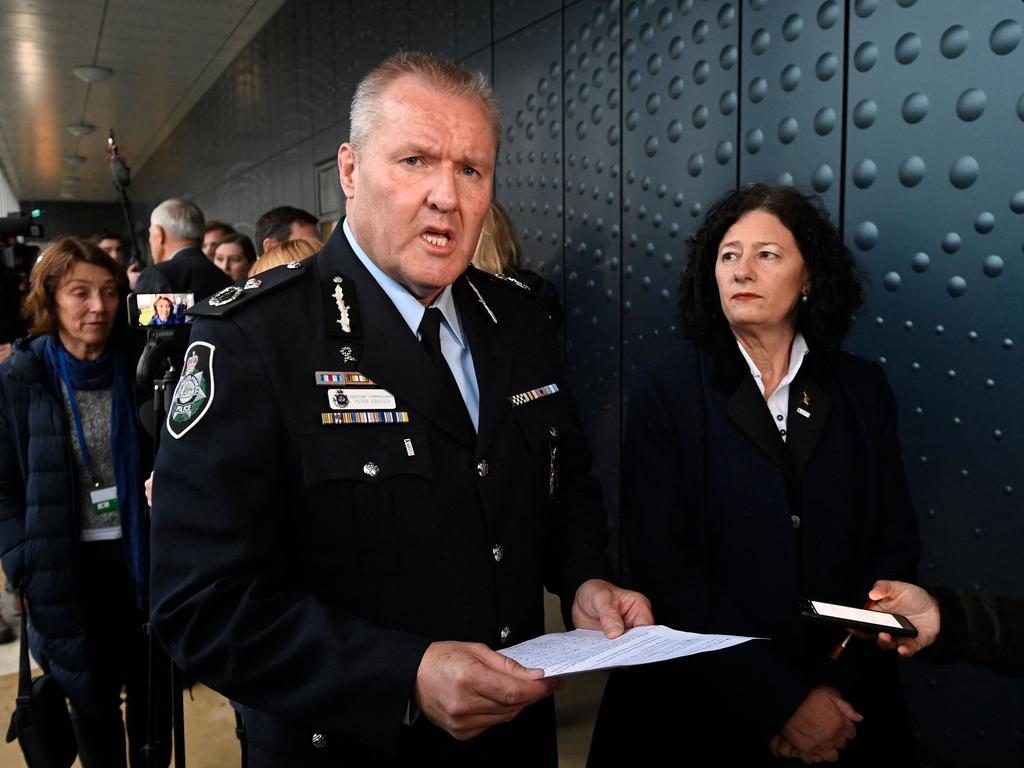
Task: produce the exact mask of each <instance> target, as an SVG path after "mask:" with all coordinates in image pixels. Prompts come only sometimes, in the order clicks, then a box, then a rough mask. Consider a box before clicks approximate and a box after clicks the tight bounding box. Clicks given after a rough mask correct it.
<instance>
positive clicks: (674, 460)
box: [595, 334, 919, 764]
mask: <svg viewBox="0 0 1024 768" xmlns="http://www.w3.org/2000/svg"><path fill="white" fill-rule="evenodd" d="M797 409H800V410H802V411H803V412H804V413H806V414H808V415H807V416H805V415H803V414H801V413H799V412H798V410H797ZM787 429H788V435H787V439H788V443H786V442H783V440H782V438H781V437H780V435H779V432H778V429H777V427H776V425H775V423H774V421H773V419H772V417H771V414H770V412H769V410H768V408H767V406H766V403H765V401H764V397H763V396H762V395H761V393H760V391H759V390H758V388H757V385H756V383H755V382H754V379H753V377H752V376H751V375H750V372H749V368H748V366H747V364H746V362H745V360H744V359H743V357H742V355H741V354H740V352H739V350H738V348H737V346H736V341H735V339H734V338H733V337H732V335H731V334H723V335H722V337H721V338H718V339H716V340H715V341H714V342H712V343H709V344H698V343H694V342H689V341H681V342H678V343H677V344H676V346H675V347H673V349H672V350H671V351H670V352H669V353H668V354H667V355H665V356H663V357H661V358H660V359H657V360H655V361H653V362H652V363H650V364H649V365H648V366H646V367H645V368H644V369H642V370H641V371H640V372H638V373H637V375H636V377H635V379H634V381H633V383H632V386H631V389H630V399H629V408H628V416H627V422H626V437H625V446H624V450H623V457H624V458H623V465H624V466H623V503H622V515H621V518H622V529H623V533H624V538H625V543H626V549H627V557H628V560H629V563H630V566H631V569H632V574H633V580H634V583H635V586H636V587H637V588H639V589H641V590H643V591H644V592H645V593H646V594H647V595H648V596H649V597H650V598H651V601H652V603H653V608H654V615H655V617H656V618H657V620H658V621H659V622H660V623H664V624H667V625H669V626H671V627H674V628H676V629H682V630H689V631H695V632H711V633H723V634H737V635H747V636H754V637H760V638H770V639H768V640H757V641H752V642H750V643H747V644H745V645H743V646H739V647H737V648H735V649H731V650H728V651H723V652H717V653H712V654H705V655H703V656H697V657H693V658H691V659H688V660H686V661H685V662H680V663H678V664H676V665H674V666H673V665H668V667H667V668H665V669H663V668H661V667H660V666H659V667H655V668H654V671H652V672H651V673H650V676H649V677H648V678H643V675H644V673H639V675H638V676H637V677H638V678H642V679H639V680H638V681H635V682H634V684H635V685H636V686H637V687H639V688H641V689H642V690H641V691H636V690H633V691H631V692H630V693H628V694H627V693H625V692H624V691H622V690H619V691H618V692H616V689H617V688H620V687H629V683H628V682H627V683H626V684H622V683H620V684H619V685H612V686H610V693H609V697H610V699H612V701H606V709H608V710H609V712H608V713H603V714H602V720H603V722H602V727H601V728H599V730H601V731H603V732H604V733H603V734H599V735H598V737H596V739H595V744H597V743H598V742H599V741H600V739H601V738H604V737H606V736H607V735H608V733H607V731H609V730H611V729H610V728H608V727H607V726H609V725H614V727H615V730H616V731H618V732H624V731H625V729H624V728H623V724H622V723H621V722H617V723H613V722H612V721H613V720H614V719H615V717H617V716H618V715H616V714H614V713H619V707H620V706H621V704H617V703H616V702H615V701H614V699H615V698H616V697H619V698H620V700H623V699H626V698H627V697H628V698H629V702H630V704H629V706H633V705H634V704H635V702H636V701H637V700H638V699H639V698H640V697H644V696H647V697H648V698H650V697H651V696H655V697H656V694H657V691H658V689H659V688H660V689H661V690H663V691H664V690H672V689H674V686H673V685H672V683H671V680H672V679H673V678H672V675H673V674H677V675H679V678H678V684H679V691H680V693H679V695H680V697H681V698H682V699H683V701H682V702H681V703H682V704H683V705H684V707H685V706H686V705H687V704H689V705H692V711H688V710H686V709H685V708H684V709H682V710H680V709H677V710H676V711H675V712H673V713H672V714H671V715H669V717H670V720H671V725H670V726H669V727H670V728H671V730H670V731H669V732H670V733H671V734H672V736H671V738H672V739H673V741H674V742H675V743H683V744H693V745H697V746H696V747H695V748H696V749H697V750H698V753H696V754H700V752H699V750H700V749H702V748H705V747H706V748H708V749H709V752H708V758H709V759H713V760H714V761H716V762H717V761H719V760H721V759H722V758H725V757H729V756H733V757H736V758H738V759H742V760H743V761H744V762H746V763H750V764H753V763H756V761H758V760H760V759H762V758H767V757H768V752H767V749H766V745H767V743H768V741H769V739H770V738H771V737H772V736H773V735H774V734H775V733H777V732H778V731H779V729H780V728H781V727H782V725H784V723H785V722H786V720H788V719H789V717H790V715H791V714H792V713H793V712H794V710H795V709H796V708H797V707H798V706H799V704H800V703H801V702H802V701H803V699H804V697H805V696H806V694H807V692H808V691H809V690H810V689H811V688H812V687H813V686H815V685H831V686H834V687H836V688H838V689H839V691H840V692H841V693H842V694H843V695H844V697H846V698H847V699H848V700H849V701H850V702H851V703H852V704H853V705H854V707H855V708H859V711H860V712H861V714H864V715H865V717H866V720H865V722H864V723H863V724H862V725H859V726H858V730H859V731H860V734H859V735H858V737H857V739H855V740H854V742H853V744H852V745H851V747H850V748H849V750H848V751H847V753H846V755H847V757H849V755H851V754H853V752H855V751H857V750H863V749H865V748H866V747H865V744H867V743H868V742H870V741H871V740H872V732H874V733H875V734H878V730H879V728H880V726H882V728H881V730H886V728H885V727H884V726H886V725H892V723H889V724H886V723H883V722H880V721H881V720H884V719H885V718H886V717H889V718H890V719H891V717H890V716H891V715H892V713H889V714H887V715H885V716H880V715H879V713H880V712H881V711H883V710H886V709H887V708H889V707H890V705H892V706H895V707H896V709H897V710H898V711H897V713H896V715H892V717H896V719H897V721H898V722H897V723H895V726H896V728H895V730H896V733H895V734H894V735H893V734H890V735H892V737H893V738H895V739H896V740H897V742H900V741H902V743H903V744H909V742H910V733H909V725H908V724H907V723H906V721H905V709H904V707H903V706H902V695H901V693H900V691H899V686H898V678H897V673H896V670H895V668H894V661H893V659H892V658H891V657H890V658H886V657H883V656H881V655H880V653H876V650H877V649H874V647H873V645H870V644H868V643H859V642H858V643H854V644H853V645H852V646H851V647H849V648H847V650H846V652H845V653H844V655H843V656H842V657H841V658H840V660H839V661H838V662H832V661H831V660H829V659H828V655H829V651H830V650H831V648H832V647H833V646H834V644H835V643H836V642H837V641H838V640H841V639H842V637H843V635H844V632H843V630H842V629H830V628H825V629H822V628H821V627H818V626H814V625H811V624H809V623H808V622H807V621H806V620H801V619H800V617H799V614H798V611H797V607H796V601H797V598H800V597H806V598H811V599H816V600H824V601H829V602H836V603H842V604H846V605H855V606H860V605H861V604H863V603H864V601H865V600H866V599H867V591H868V589H869V588H870V587H871V585H872V584H873V582H874V580H875V579H877V578H882V577H886V578H897V579H905V580H908V581H912V580H913V579H914V576H915V572H916V566H917V559H918V555H919V541H918V534H917V524H916V517H915V515H914V511H913V507H912V505H911V501H910V495H909V492H908V489H907V483H906V478H905V476H904V470H903V463H902V460H901V457H900V448H899V439H898V436H897V428H896V403H895V400H894V398H893V395H892V392H891V390H890V389H889V386H888V384H887V383H886V380H885V375H884V374H883V372H882V370H881V368H880V367H879V366H878V365H875V364H873V363H868V362H866V361H864V360H861V359H859V358H857V357H854V356H853V355H849V354H846V353H843V352H828V351H826V352H823V351H819V350H812V351H811V353H810V354H808V356H807V357H806V358H805V359H804V362H803V365H802V367H801V370H800V372H799V374H798V376H797V378H796V380H795V381H794V382H793V383H792V384H791V385H790V394H789V414H788V417H787ZM622 703H624V702H622ZM900 712H902V713H903V714H902V716H900V714H899V713H900ZM684 713H685V714H684ZM620 714H626V715H627V716H628V714H629V713H620ZM900 717H902V719H900ZM899 727H906V728H907V730H906V731H905V732H902V733H900V732H899ZM681 732H682V733H683V734H691V735H692V737H693V741H691V740H690V739H687V738H685V737H682V738H681V735H680V734H681ZM716 735H717V736H716ZM723 740H724V741H723ZM854 744H855V745H856V749H855V748H854V746H853V745H854ZM700 745H703V746H700ZM608 750H610V747H609V746H607V745H606V751H608Z"/></svg>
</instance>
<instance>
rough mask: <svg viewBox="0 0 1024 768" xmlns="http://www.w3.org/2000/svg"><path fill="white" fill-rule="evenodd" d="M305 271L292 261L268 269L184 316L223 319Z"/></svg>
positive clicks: (301, 266) (238, 283) (218, 294)
mask: <svg viewBox="0 0 1024 768" xmlns="http://www.w3.org/2000/svg"><path fill="white" fill-rule="evenodd" d="M305 271H306V265H305V264H304V263H303V262H301V261H293V262H290V263H288V264H285V265H284V266H281V267H275V268H274V269H268V270H267V271H266V272H260V273H259V275H257V276H256V277H250V278H249V279H248V280H246V281H244V282H237V283H235V284H234V285H229V286H228V287H227V288H222V289H221V290H219V291H217V292H216V293H215V294H213V295H212V296H209V297H208V298H206V299H204V300H203V301H201V302H199V303H198V304H196V305H195V306H194V307H192V308H191V309H189V310H188V312H187V313H186V314H189V315H194V316H196V317H223V316H224V315H227V314H228V313H229V312H234V311H235V310H236V309H237V308H238V307H240V306H242V305H243V304H248V303H249V302H250V301H252V300H253V299H255V298H257V297H259V296H266V295H267V294H268V293H270V292H272V291H273V290H274V289H275V288H279V287H281V286H282V285H284V284H285V283H287V282H290V281H292V280H294V279H295V278H296V277H298V276H299V275H301V274H302V273H303V272H305Z"/></svg>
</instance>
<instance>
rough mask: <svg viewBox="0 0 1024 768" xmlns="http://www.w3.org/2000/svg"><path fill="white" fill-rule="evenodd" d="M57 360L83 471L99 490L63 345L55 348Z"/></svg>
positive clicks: (98, 477) (98, 479)
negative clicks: (80, 452)
mask: <svg viewBox="0 0 1024 768" xmlns="http://www.w3.org/2000/svg"><path fill="white" fill-rule="evenodd" d="M57 360H58V362H59V363H60V377H61V380H63V382H64V390H65V391H66V392H67V393H68V403H69V404H70V405H71V418H72V419H73V420H74V422H75V432H76V433H78V447H79V448H81V449H82V460H83V461H84V462H85V471H86V472H88V473H89V478H90V480H91V481H92V486H93V488H99V487H100V476H99V475H97V474H96V470H94V469H93V466H92V455H91V454H90V453H89V446H88V444H87V443H86V442H85V432H84V431H83V430H82V417H81V416H80V415H79V413H78V401H77V400H75V390H74V389H73V388H72V386H71V377H70V376H68V362H67V358H66V357H65V352H64V345H63V344H61V345H59V346H58V347H57Z"/></svg>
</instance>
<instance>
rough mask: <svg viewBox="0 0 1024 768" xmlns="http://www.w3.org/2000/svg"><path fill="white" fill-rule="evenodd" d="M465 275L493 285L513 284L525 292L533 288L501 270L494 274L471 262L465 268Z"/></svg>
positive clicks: (510, 285)
mask: <svg viewBox="0 0 1024 768" xmlns="http://www.w3.org/2000/svg"><path fill="white" fill-rule="evenodd" d="M466 276H467V277H470V278H472V279H474V280H476V279H478V278H479V279H481V280H485V281H490V282H491V283H493V284H495V285H506V286H509V287H512V286H515V288H517V289H518V290H521V291H526V292H527V293H530V292H532V291H533V289H532V288H530V286H528V285H527V284H526V283H524V282H522V281H521V280H517V279H516V278H514V277H512V276H511V275H506V274H504V273H502V272H498V273H497V274H495V273H494V272H487V271H486V270H483V269H479V268H477V267H475V266H473V265H472V264H470V265H469V269H468V270H466Z"/></svg>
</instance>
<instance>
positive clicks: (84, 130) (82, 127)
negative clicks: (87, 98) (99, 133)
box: [66, 122, 96, 136]
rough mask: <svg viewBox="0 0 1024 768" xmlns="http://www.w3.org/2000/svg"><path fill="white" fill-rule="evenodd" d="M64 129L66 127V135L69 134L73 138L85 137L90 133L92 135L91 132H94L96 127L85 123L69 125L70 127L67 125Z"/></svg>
mask: <svg viewBox="0 0 1024 768" xmlns="http://www.w3.org/2000/svg"><path fill="white" fill-rule="evenodd" d="M66 127H67V131H68V133H70V134H71V135H73V136H85V135H87V134H90V133H92V132H93V131H95V130H96V126H95V125H93V124H92V123H86V122H81V123H71V124H70V125H68V126H66Z"/></svg>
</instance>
